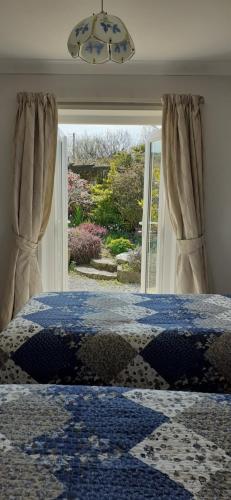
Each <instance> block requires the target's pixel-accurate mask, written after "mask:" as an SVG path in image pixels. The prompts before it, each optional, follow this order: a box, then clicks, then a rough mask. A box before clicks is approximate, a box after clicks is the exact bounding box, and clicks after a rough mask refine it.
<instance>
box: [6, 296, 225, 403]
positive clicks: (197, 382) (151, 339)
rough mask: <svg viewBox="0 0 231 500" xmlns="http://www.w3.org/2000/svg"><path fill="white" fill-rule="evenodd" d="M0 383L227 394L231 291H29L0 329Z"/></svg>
mask: <svg viewBox="0 0 231 500" xmlns="http://www.w3.org/2000/svg"><path fill="white" fill-rule="evenodd" d="M0 383H1V384H6V383H7V384H14V383H16V384H35V383H39V384H61V385H72V384H73V385H76V384H79V385H97V386H100V385H102V386H104V385H107V386H115V385H116V386H125V387H137V388H144V389H145V388H147V389H148V388H151V389H171V390H186V391H187V390H194V391H200V392H221V393H228V392H230V387H231V297H228V296H221V295H182V296H179V295H144V294H129V293H127V294H126V293H124V294H115V293H111V294H110V293H90V292H64V293H49V294H41V295H39V296H37V297H33V298H32V299H31V300H30V301H29V302H28V304H27V305H26V306H25V308H24V309H23V310H22V311H21V313H20V314H18V316H17V317H16V318H15V319H14V320H13V321H12V322H11V323H10V324H9V326H8V328H6V329H5V330H4V331H3V332H2V333H1V334H0Z"/></svg>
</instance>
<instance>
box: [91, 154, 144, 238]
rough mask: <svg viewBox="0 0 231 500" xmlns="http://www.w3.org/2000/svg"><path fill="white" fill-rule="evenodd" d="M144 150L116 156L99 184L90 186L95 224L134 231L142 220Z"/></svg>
mask: <svg viewBox="0 0 231 500" xmlns="http://www.w3.org/2000/svg"><path fill="white" fill-rule="evenodd" d="M143 176H144V147H143V146H140V147H136V148H132V149H131V151H130V152H120V153H117V154H116V155H115V156H114V158H113V159H112V160H111V162H110V170H109V174H108V177H107V179H106V180H105V181H104V182H103V184H97V185H96V186H93V187H92V193H93V203H94V207H93V210H92V212H91V214H92V218H93V220H94V221H95V222H97V223H98V224H102V225H106V226H108V225H112V226H114V228H115V226H117V228H118V229H123V230H126V231H134V230H135V229H136V228H137V227H138V225H139V222H140V221H141V219H142V198H143Z"/></svg>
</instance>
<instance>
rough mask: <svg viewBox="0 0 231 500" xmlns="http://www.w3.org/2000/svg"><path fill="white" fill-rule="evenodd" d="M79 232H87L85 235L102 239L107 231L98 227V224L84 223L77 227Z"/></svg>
mask: <svg viewBox="0 0 231 500" xmlns="http://www.w3.org/2000/svg"><path fill="white" fill-rule="evenodd" d="M79 230H80V231H87V233H90V234H93V235H94V236H99V238H104V237H105V236H106V235H107V233H108V230H107V229H106V227H103V226H99V225H98V224H93V222H84V223H83V224H80V226H79Z"/></svg>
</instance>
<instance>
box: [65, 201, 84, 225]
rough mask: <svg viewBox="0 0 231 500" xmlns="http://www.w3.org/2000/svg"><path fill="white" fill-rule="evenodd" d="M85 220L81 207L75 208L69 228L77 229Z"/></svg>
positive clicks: (70, 218)
mask: <svg viewBox="0 0 231 500" xmlns="http://www.w3.org/2000/svg"><path fill="white" fill-rule="evenodd" d="M84 220H85V215H84V212H83V209H82V208H81V207H79V206H78V207H75V208H74V210H73V213H72V214H71V216H70V217H69V224H68V225H69V227H77V226H79V225H80V224H82V223H83V222H84Z"/></svg>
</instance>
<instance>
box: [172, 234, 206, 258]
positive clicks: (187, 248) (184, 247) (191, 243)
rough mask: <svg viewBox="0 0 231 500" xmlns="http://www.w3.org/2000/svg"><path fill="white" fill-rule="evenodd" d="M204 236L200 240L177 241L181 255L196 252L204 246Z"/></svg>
mask: <svg viewBox="0 0 231 500" xmlns="http://www.w3.org/2000/svg"><path fill="white" fill-rule="evenodd" d="M204 242H205V239H204V236H203V235H202V236H199V237H198V238H190V239H188V240H177V243H178V246H179V250H180V253H181V254H188V255H189V254H190V253H193V252H196V251H197V250H199V249H200V248H202V247H203V246H204Z"/></svg>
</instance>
